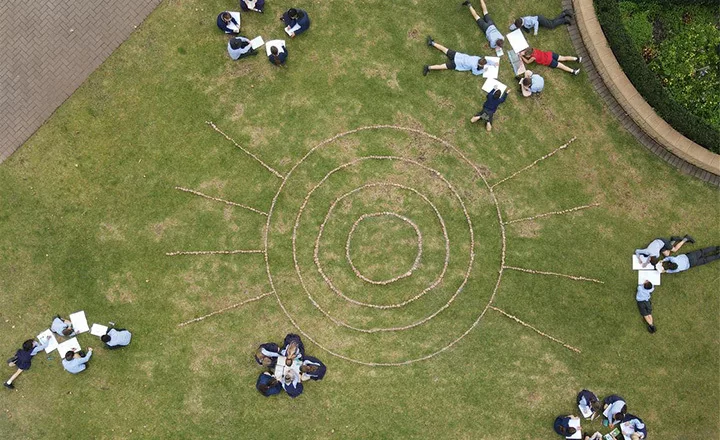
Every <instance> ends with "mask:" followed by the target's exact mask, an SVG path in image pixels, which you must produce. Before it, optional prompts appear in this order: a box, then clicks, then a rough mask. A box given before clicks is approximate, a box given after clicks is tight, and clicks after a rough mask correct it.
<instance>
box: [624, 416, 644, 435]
mask: <svg viewBox="0 0 720 440" xmlns="http://www.w3.org/2000/svg"><path fill="white" fill-rule="evenodd" d="M620 430H621V431H622V434H623V436H625V438H628V437H630V438H632V439H633V440H635V439H636V438H637V439H644V438H646V437H647V428H646V427H645V423H643V421H642V420H641V419H640V417H638V416H634V415H632V414H625V417H623V419H622V422H620Z"/></svg>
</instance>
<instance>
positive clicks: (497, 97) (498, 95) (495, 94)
mask: <svg viewBox="0 0 720 440" xmlns="http://www.w3.org/2000/svg"><path fill="white" fill-rule="evenodd" d="M501 96H502V92H501V91H500V90H495V93H493V97H494V98H495V99H500V97H501Z"/></svg>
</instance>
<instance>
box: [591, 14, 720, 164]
mask: <svg viewBox="0 0 720 440" xmlns="http://www.w3.org/2000/svg"><path fill="white" fill-rule="evenodd" d="M659 2H660V3H661V4H663V5H666V6H670V5H678V4H695V5H698V4H700V5H702V4H714V0H710V1H708V0H676V1H673V2H670V1H666V0H659ZM595 9H596V13H597V17H598V21H599V22H600V25H601V26H602V29H603V32H604V33H605V37H606V38H607V40H608V43H609V45H610V48H611V49H612V51H613V53H614V54H615V57H616V58H617V60H618V62H619V63H620V65H621V66H622V68H623V70H624V71H625V74H626V75H627V77H628V78H629V79H630V82H631V83H632V84H633V86H635V88H636V89H637V90H638V92H639V93H640V94H641V95H642V96H643V98H645V100H646V101H647V103H648V104H650V105H651V106H652V107H653V108H654V109H655V111H656V112H657V113H658V115H660V117H662V118H663V119H665V121H667V122H668V123H669V124H670V125H672V126H673V127H674V128H675V129H676V130H678V131H679V132H680V133H682V134H683V135H685V136H686V137H688V138H689V139H691V140H693V141H694V142H696V143H698V144H700V145H702V146H703V147H705V148H707V149H709V150H710V151H713V152H715V153H720V131H718V130H717V129H716V128H715V127H713V126H712V125H711V124H710V123H708V122H707V121H705V120H704V119H703V118H701V117H700V116H698V115H696V114H694V113H692V112H690V111H689V110H688V109H687V108H685V107H684V106H683V105H682V104H680V103H679V102H678V101H676V100H675V99H674V98H673V96H671V95H670V93H668V91H667V90H666V87H665V85H664V84H663V82H662V80H661V79H660V78H658V76H657V75H656V74H655V73H653V71H652V70H651V69H650V67H649V66H648V65H647V64H646V63H645V61H644V59H643V57H642V56H641V53H640V52H639V51H638V49H637V48H636V47H635V45H634V44H628V42H629V41H631V36H630V34H629V33H628V31H627V30H626V28H625V25H624V24H623V22H622V13H621V11H620V6H619V3H618V2H617V1H616V0H595Z"/></svg>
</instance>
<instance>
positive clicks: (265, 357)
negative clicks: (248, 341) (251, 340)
mask: <svg viewBox="0 0 720 440" xmlns="http://www.w3.org/2000/svg"><path fill="white" fill-rule="evenodd" d="M278 356H280V347H278V345H277V344H276V343H274V342H268V343H265V344H260V346H259V347H258V349H257V351H256V352H255V362H257V363H258V364H260V365H262V366H263V367H267V368H275V365H276V364H277V358H278Z"/></svg>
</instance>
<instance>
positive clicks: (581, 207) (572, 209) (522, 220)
mask: <svg viewBox="0 0 720 440" xmlns="http://www.w3.org/2000/svg"><path fill="white" fill-rule="evenodd" d="M596 206H600V204H599V203H593V204H590V205H583V206H576V207H574V208H570V209H563V210H562V211H553V212H546V213H545V214H538V215H534V216H532V217H525V218H519V219H515V220H509V221H506V222H505V224H506V225H509V224H511V223H518V222H525V221H528V220H535V219H538V218H542V217H549V216H551V215H560V214H567V213H570V212H575V211H580V210H582V209H587V208H594V207H596Z"/></svg>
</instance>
